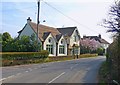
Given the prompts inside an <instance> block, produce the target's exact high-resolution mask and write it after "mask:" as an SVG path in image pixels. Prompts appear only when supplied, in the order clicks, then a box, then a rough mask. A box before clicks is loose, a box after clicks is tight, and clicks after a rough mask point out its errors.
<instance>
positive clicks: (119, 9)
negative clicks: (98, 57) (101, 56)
mask: <svg viewBox="0 0 120 85" xmlns="http://www.w3.org/2000/svg"><path fill="white" fill-rule="evenodd" d="M102 26H104V27H106V28H108V30H107V32H112V33H113V34H114V37H115V40H114V42H116V43H114V42H113V43H114V45H113V46H112V47H109V48H111V49H110V50H109V51H108V52H109V53H108V54H109V60H110V61H111V62H110V63H112V64H113V65H111V66H113V67H112V68H114V66H117V67H116V68H117V71H118V72H117V73H116V74H117V81H118V82H119V83H120V72H119V71H120V1H118V2H115V4H113V6H111V7H110V10H109V14H108V18H107V19H104V20H103V25H102ZM110 46H111V45H110ZM113 47H115V48H113ZM113 51H115V52H113ZM111 52H113V53H115V54H114V55H113V54H111ZM113 61H115V62H113ZM110 63H109V64H110ZM113 70H114V69H113ZM112 77H113V76H112Z"/></svg>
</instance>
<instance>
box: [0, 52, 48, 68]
mask: <svg viewBox="0 0 120 85" xmlns="http://www.w3.org/2000/svg"><path fill="white" fill-rule="evenodd" d="M1 54H2V65H3V66H6V65H7V66H8V65H18V64H28V63H32V62H33V61H36V60H38V61H39V60H44V59H46V58H47V57H48V55H49V52H48V51H46V50H43V51H40V52H4V53H0V55H1ZM6 61H7V62H6ZM16 61H18V62H16Z"/></svg>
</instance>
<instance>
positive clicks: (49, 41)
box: [46, 37, 53, 54]
mask: <svg viewBox="0 0 120 85" xmlns="http://www.w3.org/2000/svg"><path fill="white" fill-rule="evenodd" d="M52 42H53V41H52V38H51V37H50V38H49V39H48V44H47V45H46V50H48V51H49V53H50V54H53V43H52Z"/></svg>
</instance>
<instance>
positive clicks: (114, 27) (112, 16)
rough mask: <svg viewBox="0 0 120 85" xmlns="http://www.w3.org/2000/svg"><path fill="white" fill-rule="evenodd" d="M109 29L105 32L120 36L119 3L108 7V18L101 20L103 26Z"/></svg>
mask: <svg viewBox="0 0 120 85" xmlns="http://www.w3.org/2000/svg"><path fill="white" fill-rule="evenodd" d="M102 26H104V27H106V28H109V29H108V30H107V32H114V33H115V35H117V36H118V35H120V2H118V3H116V2H115V4H114V5H113V6H111V7H110V10H109V14H108V18H107V19H104V20H103V25H102Z"/></svg>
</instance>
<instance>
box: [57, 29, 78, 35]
mask: <svg viewBox="0 0 120 85" xmlns="http://www.w3.org/2000/svg"><path fill="white" fill-rule="evenodd" d="M75 28H77V27H65V28H57V30H58V31H59V32H60V33H61V34H62V35H64V36H66V35H68V36H71V35H72V33H73V32H74V30H75Z"/></svg>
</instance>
